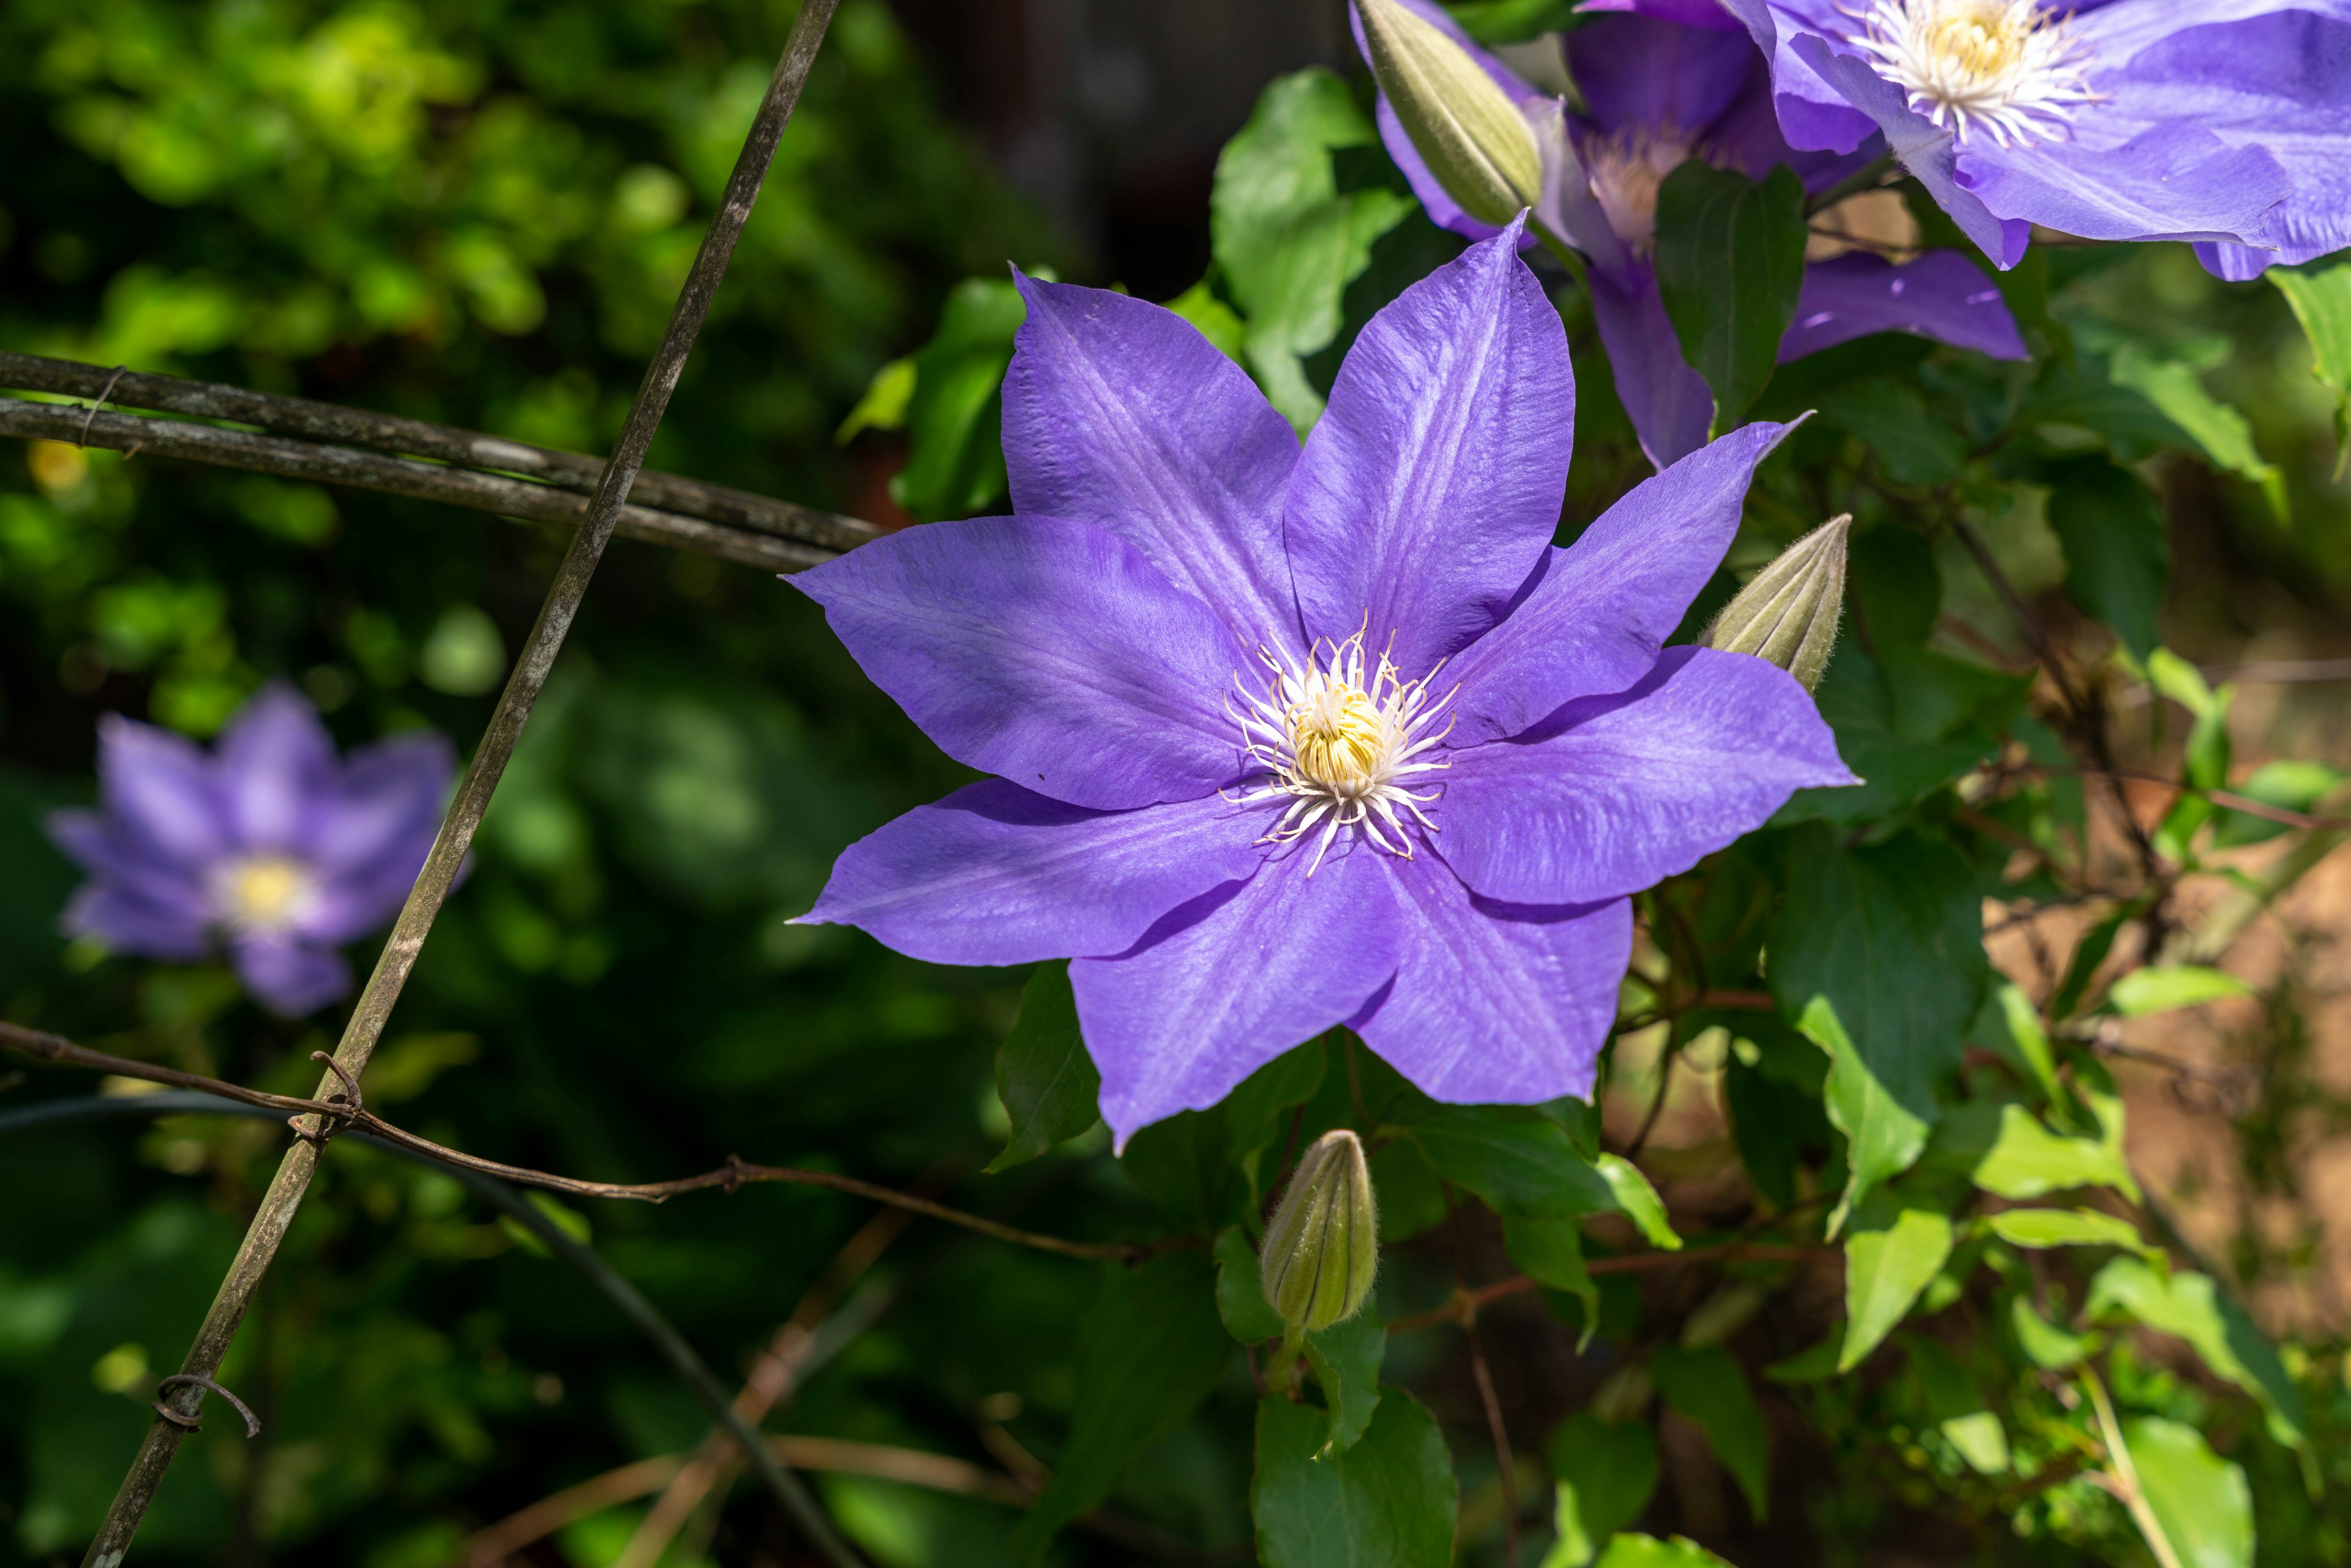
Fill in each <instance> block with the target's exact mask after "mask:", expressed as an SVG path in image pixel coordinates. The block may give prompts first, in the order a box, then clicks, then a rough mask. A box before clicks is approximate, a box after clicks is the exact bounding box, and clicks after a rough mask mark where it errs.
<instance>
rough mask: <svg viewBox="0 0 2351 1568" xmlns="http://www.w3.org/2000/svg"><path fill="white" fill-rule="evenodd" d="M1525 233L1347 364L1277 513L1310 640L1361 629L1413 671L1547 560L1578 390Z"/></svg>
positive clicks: (1409, 298)
mask: <svg viewBox="0 0 2351 1568" xmlns="http://www.w3.org/2000/svg"><path fill="white" fill-rule="evenodd" d="M1523 222H1524V219H1523V218H1521V219H1520V220H1519V222H1518V223H1514V224H1513V225H1511V227H1510V229H1508V230H1506V231H1505V232H1504V233H1502V234H1500V235H1496V236H1495V237H1494V238H1492V239H1490V240H1486V241H1483V242H1481V243H1479V244H1478V245H1475V246H1470V247H1469V249H1468V251H1466V252H1464V253H1463V254H1462V256H1460V257H1459V258H1458V260H1455V261H1451V262H1448V263H1447V264H1446V265H1445V266H1443V267H1439V268H1437V270H1436V271H1435V272H1433V273H1431V274H1430V275H1429V276H1428V277H1425V278H1423V279H1421V280H1420V281H1419V282H1418V283H1416V284H1414V285H1413V286H1412V287H1410V288H1407V289H1405V291H1404V293H1403V294H1402V295H1401V296H1399V297H1398V298H1396V299H1395V301H1394V302H1393V303H1391V304H1390V305H1388V306H1387V307H1386V308H1384V309H1383V310H1381V311H1380V313H1379V314H1378V315H1377V316H1374V318H1373V319H1372V320H1371V323H1370V325H1368V326H1366V327H1365V328H1364V330H1363V333H1362V335H1361V336H1360V337H1358V338H1357V339H1356V340H1355V342H1354V346H1353V349H1351V350H1349V351H1348V354H1347V359H1346V362H1345V364H1343V366H1341V367H1340V371H1339V378H1338V382H1337V383H1336V384H1335V385H1334V386H1333V387H1332V391H1331V402H1330V406H1329V408H1328V409H1327V410H1326V411H1325V412H1324V413H1323V415H1322V423H1319V424H1317V425H1316V426H1315V427H1314V431H1313V434H1311V435H1309V436H1308V437H1307V440H1306V450H1305V452H1304V454H1303V455H1301V457H1300V459H1299V463H1298V467H1297V469H1296V471H1295V472H1294V473H1293V474H1292V476H1291V477H1290V494H1289V497H1288V499H1287V501H1286V503H1285V508H1284V514H1283V515H1284V518H1285V528H1286V532H1287V538H1288V544H1289V550H1290V570H1291V574H1292V580H1293V581H1294V582H1295V584H1296V587H1297V591H1298V604H1299V611H1300V613H1301V617H1302V619H1303V621H1304V623H1305V630H1306V633H1307V635H1308V636H1309V637H1310V638H1312V637H1331V638H1334V639H1337V638H1345V637H1347V636H1350V635H1352V634H1353V632H1356V631H1357V630H1358V629H1359V628H1361V627H1364V625H1365V624H1366V623H1368V625H1369V628H1370V642H1371V643H1372V645H1373V646H1374V647H1384V646H1390V644H1389V642H1388V639H1389V637H1390V635H1391V633H1393V635H1394V638H1395V642H1394V643H1393V645H1392V648H1393V653H1394V656H1395V660H1396V663H1397V664H1398V666H1399V667H1400V668H1402V669H1403V670H1405V671H1406V672H1407V673H1408V674H1420V673H1422V672H1425V671H1426V670H1427V669H1428V668H1429V667H1430V666H1431V665H1432V664H1435V663H1436V662H1437V660H1438V659H1440V658H1443V657H1444V656H1445V655H1447V654H1448V653H1453V652H1454V651H1455V650H1456V649H1458V648H1459V647H1461V646H1462V645H1463V644H1465V643H1468V642H1469V641H1470V640H1471V639H1473V638H1475V637H1477V636H1478V635H1479V633H1480V632H1484V631H1486V630H1487V629H1488V628H1489V627H1490V626H1491V625H1493V624H1494V623H1495V622H1497V621H1499V620H1500V619H1501V617H1502V616H1503V615H1504V614H1505V613H1506V612H1507V611H1508V609H1509V606H1510V600H1511V596H1512V595H1513V594H1514V593H1516V592H1517V591H1518V590H1519V589H1520V586H1521V585H1522V584H1523V583H1524V582H1525V581H1526V579H1527V575H1528V573H1529V572H1530V571H1531V570H1533V569H1534V567H1535V566H1536V564H1537V563H1538V562H1539V561H1540V560H1541V559H1542V552H1543V551H1544V550H1545V549H1548V548H1549V541H1550V539H1551V536H1552V531H1553V530H1554V529H1555V528H1557V527H1558V525H1559V509H1560V503H1561V501H1562V498H1563V497H1565V495H1566V491H1567V461H1568V452H1569V448H1570V446H1571V445H1572V444H1573V435H1574V421H1575V377H1574V372H1573V370H1572V369H1571V368H1570V366H1569V363H1568V357H1567V336H1566V333H1565V330H1564V329H1562V327H1561V325H1560V319H1559V312H1558V311H1557V310H1555V309H1553V308H1552V306H1551V302H1550V301H1549V300H1548V299H1546V298H1544V297H1543V291H1542V287H1541V285H1540V284H1538V283H1537V282H1536V281H1535V277H1534V274H1533V273H1531V272H1530V271H1528V270H1527V266H1526V263H1524V262H1522V261H1520V259H1519V256H1518V253H1517V249H1516V246H1517V244H1518V240H1519V235H1520V225H1522V224H1523Z"/></svg>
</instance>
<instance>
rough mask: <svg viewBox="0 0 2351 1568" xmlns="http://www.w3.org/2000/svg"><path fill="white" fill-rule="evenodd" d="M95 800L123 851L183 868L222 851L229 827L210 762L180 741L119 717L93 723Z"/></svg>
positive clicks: (190, 744)
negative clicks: (115, 825) (132, 848)
mask: <svg viewBox="0 0 2351 1568" xmlns="http://www.w3.org/2000/svg"><path fill="white" fill-rule="evenodd" d="M98 789H99V800H100V801H101V802H102V803H103V804H104V806H105V808H106V810H107V811H108V813H109V814H110V815H111V816H112V817H114V818H115V819H116V821H119V822H120V824H121V826H122V829H123V831H124V832H125V833H126V834H127V835H128V838H127V840H126V845H132V844H135V845H136V846H137V847H138V849H139V850H140V851H141V852H143V853H148V854H152V855H155V856H158V857H161V858H162V859H165V860H170V861H177V862H181V863H183V864H186V865H204V864H207V863H209V862H212V861H213V860H214V859H216V858H218V857H219V856H220V855H222V854H223V853H225V852H226V851H227V849H228V847H229V844H230V837H229V829H228V823H227V821H226V818H225V812H224V811H223V810H222V809H221V800H220V792H219V791H218V790H217V789H215V788H214V782H213V762H212V758H209V757H207V756H205V755H204V750H203V748H202V747H198V746H197V745H196V743H195V742H193V741H192V740H190V739H188V738H187V737H184V736H178V735H173V734H172V732H171V731H170V730H167V729H159V728H157V727H155V726H153V725H152V724H140V723H138V722H136V721H135V720H131V719H127V718H124V717H123V716H121V715H120V714H106V715H103V716H100V717H99V721H98Z"/></svg>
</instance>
